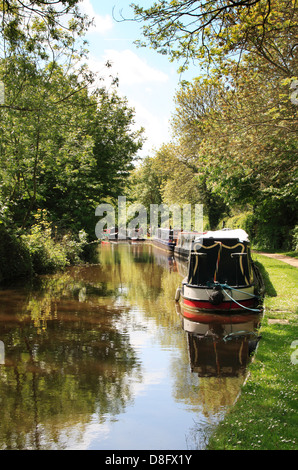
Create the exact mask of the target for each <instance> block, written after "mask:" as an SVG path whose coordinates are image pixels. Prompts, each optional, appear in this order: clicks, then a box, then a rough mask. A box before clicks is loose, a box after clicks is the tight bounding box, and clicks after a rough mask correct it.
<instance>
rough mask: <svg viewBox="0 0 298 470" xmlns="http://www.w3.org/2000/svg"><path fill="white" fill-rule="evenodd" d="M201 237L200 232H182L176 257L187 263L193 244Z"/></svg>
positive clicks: (177, 244)
mask: <svg viewBox="0 0 298 470" xmlns="http://www.w3.org/2000/svg"><path fill="white" fill-rule="evenodd" d="M199 235H200V233H199V232H184V231H183V232H180V233H179V234H178V239H177V243H176V245H175V248H174V255H175V256H176V257H177V258H180V259H183V260H185V261H186V260H188V257H189V252H190V249H191V246H192V242H193V241H194V239H195V238H196V237H198V236H199Z"/></svg>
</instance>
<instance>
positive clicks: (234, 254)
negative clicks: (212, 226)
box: [175, 229, 264, 319]
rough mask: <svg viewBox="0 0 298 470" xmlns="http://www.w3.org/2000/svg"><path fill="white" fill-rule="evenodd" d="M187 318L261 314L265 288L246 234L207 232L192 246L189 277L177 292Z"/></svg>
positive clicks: (243, 232)
mask: <svg viewBox="0 0 298 470" xmlns="http://www.w3.org/2000/svg"><path fill="white" fill-rule="evenodd" d="M178 289H179V290H177V292H176V297H175V300H179V298H181V301H182V304H183V311H184V314H185V315H186V317H187V318H190V319H194V318H193V317H194V315H196V314H197V310H198V309H199V310H200V311H203V312H204V311H207V312H222V313H228V312H233V313H234V312H248V313H252V312H255V313H258V312H260V311H262V297H263V294H264V284H263V281H262V277H261V275H260V272H259V270H258V268H257V266H255V264H254V263H253V261H252V259H251V253H250V242H249V239H248V235H247V233H246V232H245V231H244V230H240V229H238V230H229V229H223V230H217V231H208V232H206V233H204V234H201V235H199V236H198V237H197V238H195V240H193V242H192V246H191V250H190V255H189V262H188V274H187V276H186V278H185V279H184V280H183V282H182V286H181V287H180V288H178Z"/></svg>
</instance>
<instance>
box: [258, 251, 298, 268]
mask: <svg viewBox="0 0 298 470" xmlns="http://www.w3.org/2000/svg"><path fill="white" fill-rule="evenodd" d="M256 253H257V254H259V255H263V256H268V257H269V258H274V259H278V260H279V261H284V262H285V263H288V264H290V265H291V266H295V268H298V259H297V258H291V256H285V255H279V254H278V253H263V252H261V251H256Z"/></svg>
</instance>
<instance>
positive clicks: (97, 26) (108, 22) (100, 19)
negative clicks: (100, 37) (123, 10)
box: [79, 0, 114, 34]
mask: <svg viewBox="0 0 298 470" xmlns="http://www.w3.org/2000/svg"><path fill="white" fill-rule="evenodd" d="M79 5H80V10H81V11H82V13H84V14H86V15H88V17H89V18H90V19H93V20H94V21H93V26H91V27H90V28H89V30H88V31H89V33H99V34H105V33H106V32H107V31H110V30H111V29H112V28H113V26H114V24H113V19H112V17H111V16H110V15H104V16H102V15H98V14H97V13H95V11H94V8H93V5H92V4H91V2H90V0H83V1H82V2H81V3H80V4H79Z"/></svg>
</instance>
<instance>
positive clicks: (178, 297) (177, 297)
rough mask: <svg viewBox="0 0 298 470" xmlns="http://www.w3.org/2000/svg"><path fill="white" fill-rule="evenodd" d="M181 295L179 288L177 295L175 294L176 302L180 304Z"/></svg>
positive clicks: (178, 288)
mask: <svg viewBox="0 0 298 470" xmlns="http://www.w3.org/2000/svg"><path fill="white" fill-rule="evenodd" d="M180 293H181V288H180V287H177V290H176V294H175V300H176V302H178V300H179V299H180Z"/></svg>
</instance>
